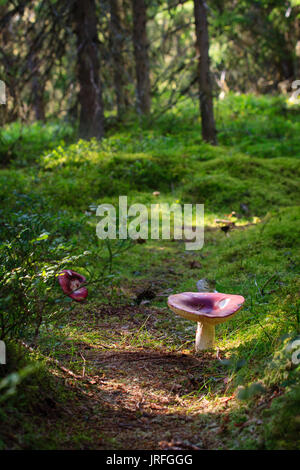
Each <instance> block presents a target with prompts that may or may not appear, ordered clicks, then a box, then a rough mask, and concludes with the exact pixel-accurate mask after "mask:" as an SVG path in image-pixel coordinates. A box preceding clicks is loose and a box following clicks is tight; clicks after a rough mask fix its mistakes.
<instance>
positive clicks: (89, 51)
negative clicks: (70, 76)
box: [73, 0, 104, 139]
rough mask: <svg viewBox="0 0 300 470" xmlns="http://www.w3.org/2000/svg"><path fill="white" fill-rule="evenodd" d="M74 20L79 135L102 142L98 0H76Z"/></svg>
mask: <svg viewBox="0 0 300 470" xmlns="http://www.w3.org/2000/svg"><path fill="white" fill-rule="evenodd" d="M73 20H74V32H75V34H76V39H77V77H78V82H79V104H80V118H79V136H80V137H81V138H83V139H91V138H92V137H96V138H97V139H100V138H101V137H102V136H103V133H104V131H103V106H102V89H101V83H100V77H99V69H100V64H99V58H98V37H97V15H96V6H95V0H84V1H81V0H76V1H75V2H74V9H73Z"/></svg>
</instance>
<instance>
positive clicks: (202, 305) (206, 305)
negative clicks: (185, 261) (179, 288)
mask: <svg viewBox="0 0 300 470" xmlns="http://www.w3.org/2000/svg"><path fill="white" fill-rule="evenodd" d="M244 301H245V299H244V297H242V296H241V295H233V294H221V293H220V292H217V293H215V292H182V293H181V294H174V295H170V297H169V298H168V305H169V307H170V309H171V310H173V312H175V313H177V314H178V315H180V316H181V317H183V318H186V319H188V320H193V321H196V322H201V323H209V324H211V325H217V324H218V323H223V322H225V321H227V320H228V319H229V318H230V317H232V316H233V315H234V314H236V313H237V312H238V310H240V308H241V307H242V305H243V303H244Z"/></svg>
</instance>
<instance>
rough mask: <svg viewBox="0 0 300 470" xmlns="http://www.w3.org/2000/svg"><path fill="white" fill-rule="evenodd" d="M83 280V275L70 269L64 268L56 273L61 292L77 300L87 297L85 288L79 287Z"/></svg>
mask: <svg viewBox="0 0 300 470" xmlns="http://www.w3.org/2000/svg"><path fill="white" fill-rule="evenodd" d="M85 281H86V279H85V277H84V276H82V275H81V274H79V273H77V272H76V271H72V270H71V269H64V270H63V271H61V272H60V273H59V275H58V282H59V284H60V287H61V288H62V290H63V292H64V293H65V294H66V295H68V296H69V297H71V299H73V300H76V301H77V302H82V301H83V300H84V299H86V298H87V295H88V290H87V288H86V287H80V286H81V285H82V283H84V282H85Z"/></svg>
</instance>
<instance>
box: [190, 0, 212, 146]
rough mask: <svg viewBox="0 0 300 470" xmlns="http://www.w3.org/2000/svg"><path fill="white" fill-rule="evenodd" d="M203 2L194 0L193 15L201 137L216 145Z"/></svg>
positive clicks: (204, 5)
mask: <svg viewBox="0 0 300 470" xmlns="http://www.w3.org/2000/svg"><path fill="white" fill-rule="evenodd" d="M206 9H207V6H206V3H205V1H204V0H194V14H195V26H196V52H197V57H198V69H197V76H198V84H199V100H200V113H201V121H202V137H203V140H205V141H206V142H210V143H211V144H214V145H216V144H217V136H216V126H215V120H214V109H213V94H212V81H211V76H210V69H209V62H210V61H209V55H208V50H209V39H208V24H207V15H206Z"/></svg>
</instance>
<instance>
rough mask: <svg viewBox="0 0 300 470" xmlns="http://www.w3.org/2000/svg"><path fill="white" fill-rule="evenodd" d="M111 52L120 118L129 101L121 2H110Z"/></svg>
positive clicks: (112, 0)
mask: <svg viewBox="0 0 300 470" xmlns="http://www.w3.org/2000/svg"><path fill="white" fill-rule="evenodd" d="M109 4H110V50H111V53H112V59H113V73H114V87H115V92H116V98H117V111H118V118H119V119H121V118H122V116H123V115H124V112H125V109H126V106H127V104H128V101H127V99H126V91H125V85H126V81H125V77H126V67H125V62H124V57H123V44H124V35H123V30H122V24H121V16H120V0H110V1H109Z"/></svg>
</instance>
